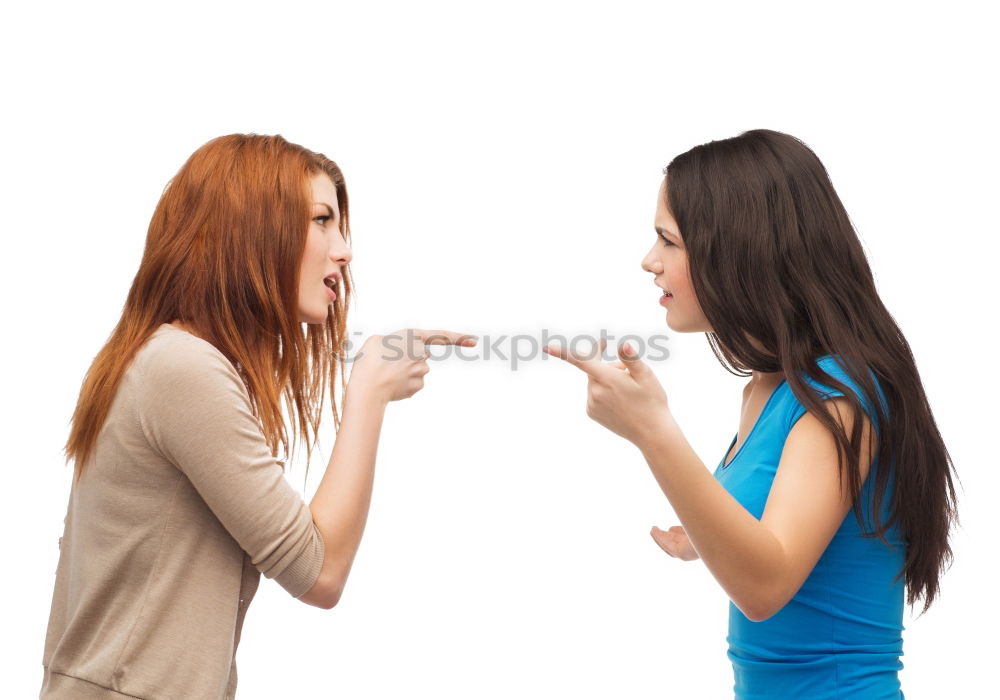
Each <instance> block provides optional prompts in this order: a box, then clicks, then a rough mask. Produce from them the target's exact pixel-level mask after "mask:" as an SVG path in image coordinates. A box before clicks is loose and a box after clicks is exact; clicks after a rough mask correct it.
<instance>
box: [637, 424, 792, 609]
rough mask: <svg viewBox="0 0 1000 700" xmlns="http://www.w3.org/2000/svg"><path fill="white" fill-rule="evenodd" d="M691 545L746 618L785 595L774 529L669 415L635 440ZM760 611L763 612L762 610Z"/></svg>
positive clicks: (780, 551)
mask: <svg viewBox="0 0 1000 700" xmlns="http://www.w3.org/2000/svg"><path fill="white" fill-rule="evenodd" d="M639 447H640V449H641V450H642V453H643V456H644V457H645V458H646V462H647V463H648V464H649V468H650V470H651V471H652V472H653V476H654V477H655V478H656V481H657V483H658V484H659V485H660V488H661V489H662V490H663V493H664V494H665V495H666V497H667V499H668V500H669V501H670V504H671V506H673V509H674V512H675V513H676V514H677V517H678V518H679V519H680V521H681V524H682V525H683V526H684V531H685V533H686V534H687V537H688V539H689V540H690V541H691V544H692V546H693V547H694V549H695V550H696V551H697V553H698V555H699V556H700V557H701V559H702V561H704V562H705V565H706V566H707V567H708V569H709V571H711V572H712V575H713V576H714V577H715V578H716V580H717V581H718V582H719V584H720V585H721V586H722V588H723V589H724V590H725V591H726V593H727V594H728V596H729V597H730V599H731V600H732V601H733V602H734V603H735V604H736V606H737V607H739V608H740V609H741V610H742V611H743V612H744V613H745V614H747V616H748V617H751V619H754V618H756V617H766V616H768V615H769V614H771V613H770V611H769V608H770V607H771V605H772V604H773V601H774V600H776V599H779V598H780V597H781V596H782V595H784V591H783V581H784V580H785V578H786V577H785V576H784V575H783V574H784V572H785V570H786V569H787V566H786V564H787V562H786V558H785V553H784V550H783V548H782V546H781V543H780V542H779V541H778V539H777V538H776V537H775V536H774V534H773V533H772V532H771V531H770V530H768V529H767V527H765V526H764V525H762V524H761V523H760V521H759V520H757V519H756V518H755V517H753V515H751V514H750V513H749V512H747V510H746V509H745V508H743V506H741V505H740V503H739V502H738V501H737V500H736V499H735V498H733V497H732V496H731V495H730V494H729V492H728V491H726V489H725V488H724V487H723V486H722V484H720V483H719V482H718V481H717V480H716V479H715V477H714V476H713V475H712V474H711V473H710V472H709V470H708V469H707V468H706V467H705V464H704V463H703V462H702V461H701V459H699V457H698V455H697V454H696V453H695V451H694V449H692V447H691V445H690V444H689V443H688V441H687V439H686V438H685V437H684V434H683V432H681V430H680V428H679V426H677V424H676V422H675V421H674V420H673V418H672V417H671V418H670V419H669V421H668V422H667V423H666V424H665V425H664V426H663V428H662V429H661V430H659V431H657V433H656V434H655V435H654V436H651V437H649V438H648V439H646V440H643V441H642V442H641V444H640V445H639ZM762 611H763V614H762Z"/></svg>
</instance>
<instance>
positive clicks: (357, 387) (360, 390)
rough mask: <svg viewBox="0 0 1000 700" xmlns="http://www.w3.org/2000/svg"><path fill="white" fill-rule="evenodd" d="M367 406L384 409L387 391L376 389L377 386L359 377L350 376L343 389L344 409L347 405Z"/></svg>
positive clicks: (386, 401) (386, 402)
mask: <svg viewBox="0 0 1000 700" xmlns="http://www.w3.org/2000/svg"><path fill="white" fill-rule="evenodd" d="M349 405H350V406H354V407H355V408H362V407H363V408H369V409H376V410H381V411H384V410H385V407H386V406H388V405H389V397H388V394H387V392H384V391H378V389H377V387H375V386H373V385H372V384H370V383H369V382H366V381H364V379H363V378H361V377H357V378H355V377H353V376H352V377H351V378H350V380H348V382H347V387H346V389H345V390H344V410H345V411H346V410H347V407H348V406H349Z"/></svg>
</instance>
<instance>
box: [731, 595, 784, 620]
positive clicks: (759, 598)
mask: <svg viewBox="0 0 1000 700" xmlns="http://www.w3.org/2000/svg"><path fill="white" fill-rule="evenodd" d="M790 599H791V596H787V595H770V594H763V593H758V594H756V595H748V596H745V597H744V598H743V599H742V600H739V601H736V600H734V601H733V603H734V604H735V605H736V607H737V608H739V609H740V612H742V613H743V615H744V616H746V618H747V619H748V620H750V622H764V621H765V620H768V619H770V618H772V617H774V616H775V615H777V614H778V612H779V611H780V610H781V609H782V608H783V607H785V604H786V603H788V601H789V600H790Z"/></svg>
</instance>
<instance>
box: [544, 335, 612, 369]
mask: <svg viewBox="0 0 1000 700" xmlns="http://www.w3.org/2000/svg"><path fill="white" fill-rule="evenodd" d="M603 344H604V341H603V339H602V341H601V344H599V345H598V347H599V348H600V350H599V351H598V353H597V357H596V358H595V359H592V360H590V359H587V358H583V357H578V356H576V355H574V354H573V352H572V351H571V350H570V349H569V348H568V347H563V346H562V345H546V346H545V347H544V348H542V352H545V353H547V354H549V355H553V356H554V357H558V358H559V359H560V360H566V362H568V363H570V364H571V365H574V366H575V367H578V368H579V369H581V370H583V371H584V372H586V373H587V374H589V375H590V376H591V377H595V378H596V377H599V376H600V373H601V372H603V371H604V363H603V362H602V361H601V352H603V347H602V345H603Z"/></svg>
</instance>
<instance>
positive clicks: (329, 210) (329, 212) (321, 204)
mask: <svg viewBox="0 0 1000 700" xmlns="http://www.w3.org/2000/svg"><path fill="white" fill-rule="evenodd" d="M313 206H316V207H326V213H327V215H328V216H329V217H330V218H331V219H337V220H339V219H340V217H339V216H334V215H333V207H331V206H330V205H329V204H327V203H326V202H313Z"/></svg>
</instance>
